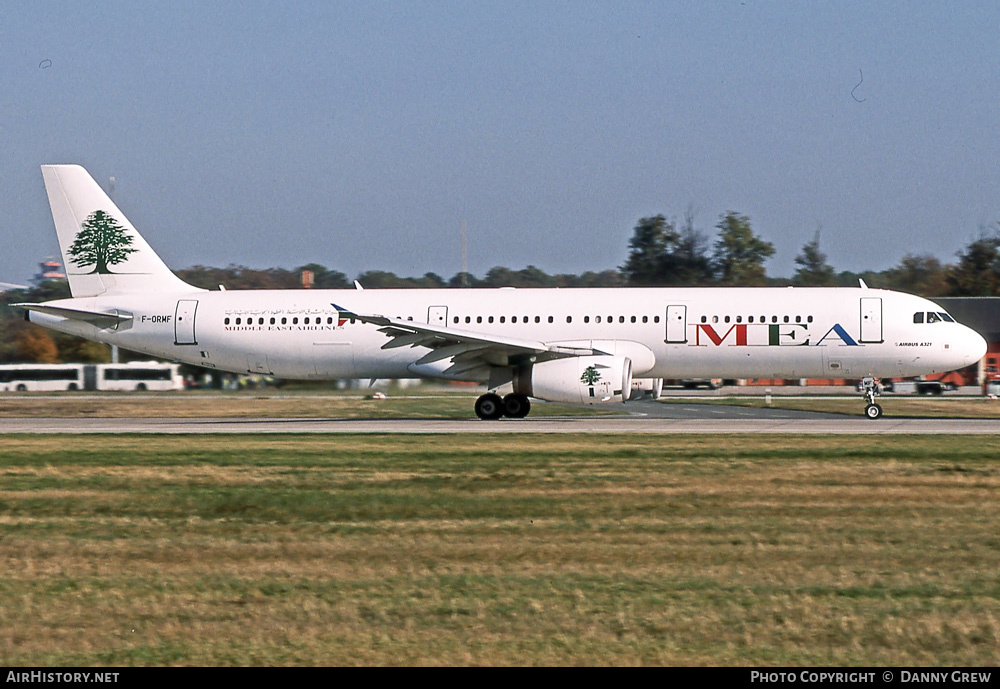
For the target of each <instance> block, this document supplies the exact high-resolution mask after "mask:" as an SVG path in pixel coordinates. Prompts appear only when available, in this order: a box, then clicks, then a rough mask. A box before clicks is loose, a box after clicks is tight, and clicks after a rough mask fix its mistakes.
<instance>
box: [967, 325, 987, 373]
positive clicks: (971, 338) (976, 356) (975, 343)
mask: <svg viewBox="0 0 1000 689" xmlns="http://www.w3.org/2000/svg"><path fill="white" fill-rule="evenodd" d="M964 350H965V352H964V353H965V365H966V366H971V365H972V364H974V363H976V362H977V361H979V360H980V359H982V358H983V357H984V356H986V340H985V339H984V338H983V336H982V335H980V334H979V333H977V332H976V331H975V330H972V329H971V328H969V331H968V334H967V336H966V338H965V347H964Z"/></svg>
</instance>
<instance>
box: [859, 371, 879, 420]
mask: <svg viewBox="0 0 1000 689" xmlns="http://www.w3.org/2000/svg"><path fill="white" fill-rule="evenodd" d="M861 390H862V391H863V392H864V393H865V399H866V400H868V406H866V407H865V416H867V417H868V418H869V419H872V420H875V419H878V418H881V417H882V407H880V406H879V405H877V404H875V398H876V397H877V396H878V381H877V380H876V379H875V378H872V377H871V376H868V377H866V378H862V379H861Z"/></svg>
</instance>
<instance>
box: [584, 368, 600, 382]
mask: <svg viewBox="0 0 1000 689" xmlns="http://www.w3.org/2000/svg"><path fill="white" fill-rule="evenodd" d="M600 379H601V374H600V372H599V371H598V370H597V367H596V366H593V365H591V366H588V367H587V368H585V369H584V371H583V375H582V376H580V382H581V383H584V384H585V385H594V384H595V383H597V382H598V381H599V380H600Z"/></svg>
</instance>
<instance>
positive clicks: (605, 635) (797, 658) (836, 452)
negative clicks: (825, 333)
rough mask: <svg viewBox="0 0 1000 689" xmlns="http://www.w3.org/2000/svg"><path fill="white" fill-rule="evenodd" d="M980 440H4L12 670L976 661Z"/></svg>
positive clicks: (987, 517) (992, 590)
mask: <svg viewBox="0 0 1000 689" xmlns="http://www.w3.org/2000/svg"><path fill="white" fill-rule="evenodd" d="M995 447H996V438H977V439H975V440H970V439H968V438H954V437H921V438H913V437H906V436H896V437H893V438H892V439H891V440H888V441H885V442H880V443H878V444H877V445H872V444H871V443H870V442H867V441H866V442H865V443H864V444H861V443H858V444H855V443H853V442H852V441H851V440H850V439H845V438H841V437H838V438H824V437H814V436H808V437H803V436H765V437H743V436H726V437H724V438H714V437H708V436H684V437H671V436H611V437H607V438H605V439H603V440H602V441H601V442H600V443H597V442H596V441H595V439H594V438H590V437H587V438H583V439H579V438H567V437H564V436H543V435H538V436H520V435H519V436H507V435H504V436H500V435H497V436H475V437H470V436H462V435H458V436H417V437H410V436H405V437H404V436H336V437H324V436H303V437H267V436H263V437H262V436H252V437H247V436H190V437H157V436H132V437H128V438H119V439H116V438H106V437H95V436H78V437H58V438H55V437H39V436H7V437H5V439H4V445H3V446H2V449H0V572H2V574H0V619H3V620H4V623H3V625H0V663H3V664H6V665H90V664H95V665H106V664H116V665H117V664H121V665H133V664H134V665H166V664H178V665H206V664H207V665H220V664H224V665H228V664H240V665H246V664H252V665H272V664H302V665H352V664H366V665H385V664H428V665H432V664H449V665H456V664H488V665H507V664H518V665H520V664H587V665H592V664H609V665H632V664H658V665H666V664H684V665H691V664H712V665H798V664H812V665H819V664H824V665H867V664H872V665H879V664H885V665H993V664H996V663H997V662H998V660H1000V653H998V651H997V648H998V641H1000V583H998V580H997V578H996V572H997V571H998V568H1000V537H998V536H997V533H996V524H997V523H998V521H1000V519H998V518H1000V506H998V504H997V500H996V495H997V492H998V488H1000V460H998V458H997V457H996V452H995Z"/></svg>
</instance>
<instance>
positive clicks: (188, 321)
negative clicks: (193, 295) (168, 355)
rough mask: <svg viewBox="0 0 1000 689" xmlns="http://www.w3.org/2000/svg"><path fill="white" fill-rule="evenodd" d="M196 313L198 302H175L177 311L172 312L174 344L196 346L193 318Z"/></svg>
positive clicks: (188, 300) (185, 300)
mask: <svg viewBox="0 0 1000 689" xmlns="http://www.w3.org/2000/svg"><path fill="white" fill-rule="evenodd" d="M197 311H198V300H196V299H181V300H179V301H178V302H177V310H176V311H174V344H175V345H194V344H198V340H197V339H196V338H195V332H194V316H195V312H197Z"/></svg>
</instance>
